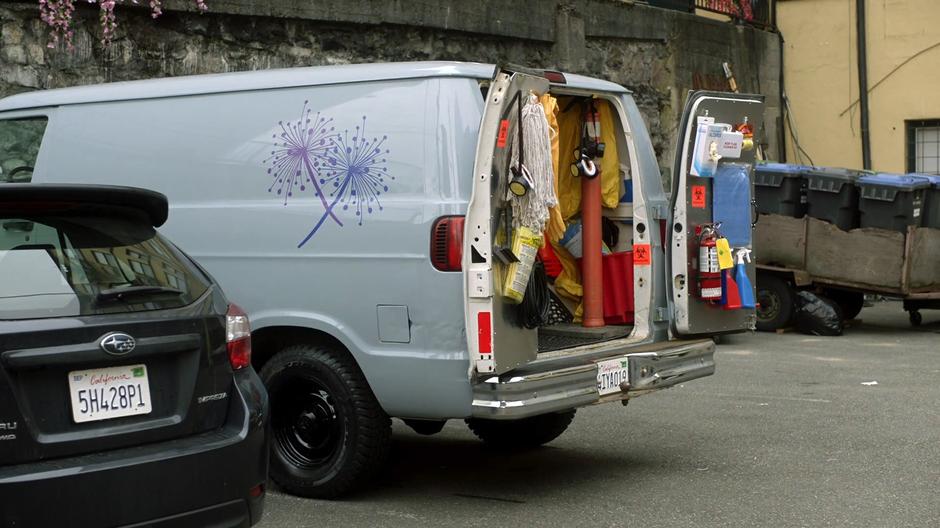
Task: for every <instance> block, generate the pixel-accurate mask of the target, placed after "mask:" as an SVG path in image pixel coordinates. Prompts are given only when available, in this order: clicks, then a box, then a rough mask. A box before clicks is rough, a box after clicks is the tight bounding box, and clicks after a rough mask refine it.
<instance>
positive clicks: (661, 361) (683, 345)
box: [472, 339, 715, 420]
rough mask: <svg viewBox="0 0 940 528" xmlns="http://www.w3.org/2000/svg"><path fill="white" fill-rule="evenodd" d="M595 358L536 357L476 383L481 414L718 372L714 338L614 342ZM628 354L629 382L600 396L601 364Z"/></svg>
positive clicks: (585, 401) (511, 412) (581, 402)
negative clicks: (549, 358) (545, 359)
mask: <svg viewBox="0 0 940 528" xmlns="http://www.w3.org/2000/svg"><path fill="white" fill-rule="evenodd" d="M597 352H598V353H596V354H592V355H591V356H590V357H589V358H565V359H560V360H556V361H544V362H538V361H536V362H533V363H532V364H530V365H527V366H526V367H524V368H521V369H516V370H514V371H511V372H508V373H506V374H503V375H501V376H493V377H490V378H487V379H485V380H482V381H480V382H478V383H476V384H475V385H474V387H473V408H472V413H473V416H474V417H477V418H488V419H495V420H499V419H502V420H514V419H519V418H525V417H528V416H535V415H539V414H545V413H549V412H554V411H562V410H567V409H574V408H576V407H583V406H585V405H591V404H594V403H603V402H607V401H619V400H624V399H628V398H631V397H634V396H638V395H641V394H646V393H649V392H653V391H657V390H661V389H665V388H667V387H672V386H674V385H677V384H679V383H683V382H686V381H690V380H693V379H696V378H702V377H705V376H709V375H711V374H712V373H714V372H715V359H714V354H715V343H714V342H713V341H712V340H711V339H704V340H697V341H670V342H666V343H657V344H653V345H647V346H640V347H637V346H636V345H632V346H631V345H627V344H625V343H624V344H618V343H616V342H612V343H611V344H610V345H609V346H608V347H604V348H603V349H600V350H598V351H597ZM624 357H625V358H627V361H628V372H629V382H628V383H627V384H624V385H623V386H622V390H621V392H619V393H615V394H608V395H605V396H603V397H601V396H599V394H598V390H597V369H598V367H597V363H598V362H600V361H604V360H609V359H617V358H624Z"/></svg>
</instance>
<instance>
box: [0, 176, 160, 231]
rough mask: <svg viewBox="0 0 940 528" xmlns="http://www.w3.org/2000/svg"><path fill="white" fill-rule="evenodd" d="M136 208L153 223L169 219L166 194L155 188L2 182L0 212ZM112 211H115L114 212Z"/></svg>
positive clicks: (101, 210) (0, 187)
mask: <svg viewBox="0 0 940 528" xmlns="http://www.w3.org/2000/svg"><path fill="white" fill-rule="evenodd" d="M121 209H123V210H127V209H133V210H136V211H138V212H140V213H143V214H144V215H145V216H146V217H147V219H148V220H149V221H150V224H151V225H152V226H153V227H160V226H161V225H163V223H164V222H166V218H167V214H168V206H167V199H166V196H165V195H163V194H161V193H158V192H156V191H150V190H147V189H140V188H136V187H120V186H116V185H65V184H33V183H3V184H0V214H3V215H7V214H10V213H17V214H24V213H32V214H36V213H37V212H42V214H62V213H68V212H73V211H75V212H78V211H81V212H83V213H87V212H100V213H101V214H109V211H111V210H121ZM111 214H113V213H111Z"/></svg>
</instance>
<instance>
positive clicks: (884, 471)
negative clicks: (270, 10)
mask: <svg viewBox="0 0 940 528" xmlns="http://www.w3.org/2000/svg"><path fill="white" fill-rule="evenodd" d="M923 314H924V325H923V326H922V327H920V328H918V329H912V328H911V327H910V325H909V323H908V319H907V315H906V314H905V313H904V312H903V311H902V310H901V306H900V303H897V302H884V303H878V304H876V306H874V307H871V308H866V309H865V310H863V311H862V313H861V315H860V316H859V317H860V318H861V319H862V323H861V324H858V325H856V326H853V327H852V328H850V329H848V330H847V332H846V335H845V336H842V337H813V336H807V335H802V334H798V333H785V334H760V333H757V334H748V335H739V336H733V337H731V338H729V339H727V341H726V343H725V344H722V346H720V347H719V352H718V356H717V361H718V371H717V373H716V374H715V375H714V376H711V377H709V378H706V379H702V380H696V381H692V382H689V383H687V384H685V385H683V386H679V387H676V388H673V389H670V390H666V391H663V392H660V393H657V394H652V395H648V396H643V397H640V398H637V399H635V400H633V401H632V402H631V403H630V404H629V405H628V406H627V407H623V406H621V405H620V404H616V403H615V404H605V405H599V406H594V407H589V408H585V409H581V410H579V411H578V415H577V416H576V417H575V420H574V423H573V424H572V425H571V428H570V429H569V430H568V431H567V432H566V433H565V434H564V435H562V436H561V437H560V438H559V439H557V440H555V441H554V442H552V443H550V444H548V445H547V446H546V447H543V448H540V449H536V450H533V451H529V452H525V453H516V454H505V453H494V452H491V451H489V450H487V449H485V448H484V447H483V446H482V444H481V443H479V442H477V441H476V439H475V438H474V437H473V435H472V434H471V433H470V432H469V431H468V430H467V428H466V427H465V426H464V424H463V422H462V421H459V420H453V421H451V422H449V423H448V424H447V426H446V427H445V428H444V430H443V431H442V432H441V433H439V434H437V435H435V436H430V437H424V436H419V435H417V434H415V433H413V432H411V430H410V429H408V428H407V427H406V426H404V425H403V424H401V423H400V422H397V421H396V423H395V444H394V448H393V453H392V461H391V464H390V465H389V466H388V468H387V469H386V470H385V471H384V472H383V474H382V475H381V477H380V478H379V479H378V480H377V481H376V482H375V485H374V486H373V487H372V488H371V489H369V490H367V491H365V492H362V493H358V494H356V495H354V496H352V497H349V498H347V499H344V500H342V501H332V502H330V501H318V500H310V499H301V498H296V497H291V496H289V495H285V494H281V493H279V492H277V491H272V492H271V493H269V495H268V498H267V503H266V514H265V517H264V520H263V521H262V523H261V524H259V525H258V526H259V527H260V528H281V527H297V528H300V527H317V528H320V527H332V526H337V527H339V526H342V527H359V526H362V527H382V526H480V527H487V528H494V527H503V526H509V527H517V528H522V527H530V526H565V527H569V526H586V527H588V526H589V527H615V526H616V527H619V526H644V527H657V526H663V527H686V526H694V527H711V526H735V527H736V526H742V527H763V526H768V527H789V526H794V527H802V526H806V527H822V526H834V527H842V526H858V527H901V526H912V527H938V526H940V494H938V492H940V312H929V311H925V312H923Z"/></svg>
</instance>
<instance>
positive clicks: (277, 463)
mask: <svg viewBox="0 0 940 528" xmlns="http://www.w3.org/2000/svg"><path fill="white" fill-rule="evenodd" d="M261 379H262V381H264V384H265V386H266V387H267V388H268V392H269V394H270V397H271V468H270V475H271V479H272V480H273V481H274V482H275V483H277V485H278V486H280V487H281V488H283V489H284V490H285V491H287V492H288V493H291V494H293V495H300V496H303V497H312V498H319V499H329V498H334V497H338V496H340V495H343V494H345V493H349V492H351V491H354V490H356V489H358V488H361V487H362V486H363V485H365V484H367V483H368V482H370V481H371V477H372V476H373V475H374V474H375V473H376V471H377V470H379V469H380V468H382V466H383V465H384V462H385V460H386V459H387V458H388V452H389V448H390V446H391V436H392V421H391V419H390V418H389V417H388V415H387V414H385V412H384V411H383V410H382V408H381V407H380V406H379V403H378V401H377V400H376V398H375V395H374V394H373V393H372V390H371V389H370V388H369V384H368V383H367V382H366V379H365V377H364V376H363V375H362V372H361V371H360V370H359V367H358V365H356V363H355V361H354V360H353V359H352V358H351V357H350V356H349V355H348V354H347V353H346V351H338V350H334V349H333V348H331V347H328V346H322V345H295V346H289V347H286V348H284V349H283V350H281V351H280V352H278V353H277V354H275V355H274V357H272V358H271V359H270V360H269V361H268V362H267V363H266V364H265V365H264V368H262V369H261Z"/></svg>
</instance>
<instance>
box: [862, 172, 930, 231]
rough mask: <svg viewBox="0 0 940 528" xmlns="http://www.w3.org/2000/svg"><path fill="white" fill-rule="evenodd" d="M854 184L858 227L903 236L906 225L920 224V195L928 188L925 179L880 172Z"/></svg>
mask: <svg viewBox="0 0 940 528" xmlns="http://www.w3.org/2000/svg"><path fill="white" fill-rule="evenodd" d="M857 185H858V188H859V196H860V198H859V202H858V209H859V213H860V214H861V221H860V222H859V225H861V227H877V228H880V229H890V230H892V231H900V232H902V233H906V232H907V228H908V226H920V225H921V220H922V219H923V216H922V213H923V210H924V193H925V192H926V190H927V189H929V188H930V181H929V180H927V179H926V178H918V177H915V176H905V175H901V174H888V173H884V172H882V173H878V174H872V175H866V176H862V177H861V178H859V179H858V183H857Z"/></svg>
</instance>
